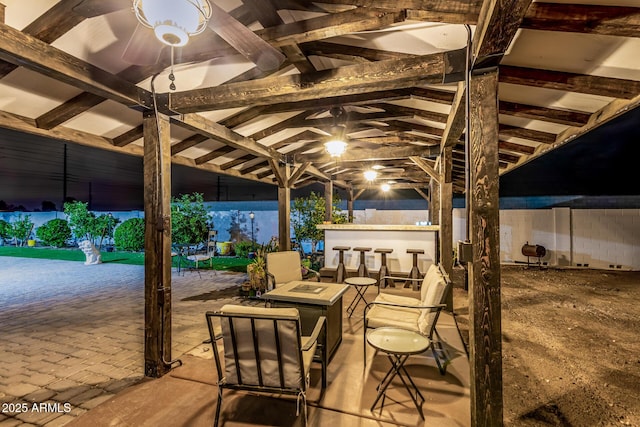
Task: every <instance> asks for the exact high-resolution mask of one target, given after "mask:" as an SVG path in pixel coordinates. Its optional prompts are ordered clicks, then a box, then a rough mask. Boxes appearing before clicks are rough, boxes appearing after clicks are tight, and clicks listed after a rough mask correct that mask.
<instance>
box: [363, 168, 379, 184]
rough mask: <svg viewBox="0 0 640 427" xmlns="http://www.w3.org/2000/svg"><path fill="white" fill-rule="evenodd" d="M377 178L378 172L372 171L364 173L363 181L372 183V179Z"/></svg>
mask: <svg viewBox="0 0 640 427" xmlns="http://www.w3.org/2000/svg"><path fill="white" fill-rule="evenodd" d="M377 176H378V172H376V171H375V170H373V169H369V170H366V171H364V179H366V180H367V181H373V180H374V179H376V177H377Z"/></svg>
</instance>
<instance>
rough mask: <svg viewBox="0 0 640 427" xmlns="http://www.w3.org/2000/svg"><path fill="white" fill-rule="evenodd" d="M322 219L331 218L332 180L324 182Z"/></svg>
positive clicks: (328, 219)
mask: <svg viewBox="0 0 640 427" xmlns="http://www.w3.org/2000/svg"><path fill="white" fill-rule="evenodd" d="M324 220H325V221H329V222H332V220H333V181H327V182H325V183H324Z"/></svg>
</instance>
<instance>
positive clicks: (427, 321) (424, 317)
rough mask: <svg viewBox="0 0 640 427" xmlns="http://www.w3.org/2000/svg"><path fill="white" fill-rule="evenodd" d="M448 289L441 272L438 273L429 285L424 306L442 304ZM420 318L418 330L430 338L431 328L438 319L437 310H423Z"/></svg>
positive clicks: (423, 302)
mask: <svg viewBox="0 0 640 427" xmlns="http://www.w3.org/2000/svg"><path fill="white" fill-rule="evenodd" d="M446 287H447V282H446V281H445V280H444V277H442V274H440V272H438V273H437V277H436V278H435V279H433V280H432V281H431V282H430V283H429V288H428V289H427V292H426V293H425V295H424V299H423V300H422V305H431V306H433V305H438V304H442V303H443V301H442V297H443V296H444V291H445V289H446ZM421 311H422V313H420V318H419V319H418V328H419V329H420V332H421V333H422V334H423V335H427V336H429V334H430V333H431V326H432V325H433V322H434V321H435V319H436V310H421Z"/></svg>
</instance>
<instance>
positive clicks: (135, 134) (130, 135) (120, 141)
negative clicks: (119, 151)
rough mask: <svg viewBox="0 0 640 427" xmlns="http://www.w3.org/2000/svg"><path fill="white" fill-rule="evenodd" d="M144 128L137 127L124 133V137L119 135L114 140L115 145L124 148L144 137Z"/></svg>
mask: <svg viewBox="0 0 640 427" xmlns="http://www.w3.org/2000/svg"><path fill="white" fill-rule="evenodd" d="M143 131H144V129H143V126H142V125H140V126H136V127H134V128H133V129H131V130H128V131H127V132H125V133H123V134H122V135H118V136H116V137H115V138H113V145H115V146H116V147H124V146H125V145H129V144H131V143H132V142H133V141H137V140H138V139H140V138H142V136H143V133H144V132H143Z"/></svg>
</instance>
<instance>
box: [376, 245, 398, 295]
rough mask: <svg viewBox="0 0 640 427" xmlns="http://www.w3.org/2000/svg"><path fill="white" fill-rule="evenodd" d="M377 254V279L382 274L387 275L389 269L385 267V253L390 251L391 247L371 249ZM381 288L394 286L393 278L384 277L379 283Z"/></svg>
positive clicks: (380, 277)
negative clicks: (378, 266)
mask: <svg viewBox="0 0 640 427" xmlns="http://www.w3.org/2000/svg"><path fill="white" fill-rule="evenodd" d="M373 252H375V253H377V254H380V271H379V272H378V280H380V279H382V278H383V277H384V276H388V275H389V269H388V268H387V254H390V253H391V252H393V249H389V248H378V249H376V250H375V251H373ZM380 284H381V285H382V287H383V288H386V287H391V288H393V287H395V286H396V285H395V283H394V282H393V279H384V280H383V281H382V282H381V283H380Z"/></svg>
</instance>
